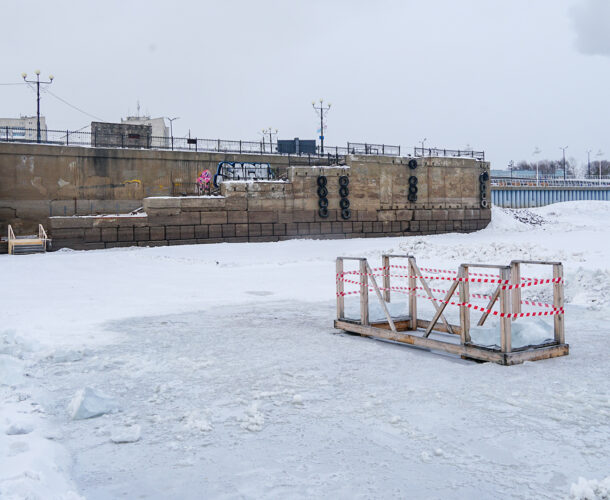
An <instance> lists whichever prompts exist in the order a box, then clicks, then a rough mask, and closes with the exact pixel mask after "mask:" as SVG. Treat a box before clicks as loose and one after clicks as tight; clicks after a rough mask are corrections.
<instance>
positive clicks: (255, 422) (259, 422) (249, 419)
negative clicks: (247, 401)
mask: <svg viewBox="0 0 610 500" xmlns="http://www.w3.org/2000/svg"><path fill="white" fill-rule="evenodd" d="M264 425H265V416H264V415H263V414H262V413H261V412H260V411H259V409H258V403H256V402H254V403H252V404H251V405H250V406H249V407H248V409H247V410H246V412H245V413H244V415H243V417H242V422H241V428H242V429H245V430H247V431H250V432H259V431H261V430H262V429H263V426H264Z"/></svg>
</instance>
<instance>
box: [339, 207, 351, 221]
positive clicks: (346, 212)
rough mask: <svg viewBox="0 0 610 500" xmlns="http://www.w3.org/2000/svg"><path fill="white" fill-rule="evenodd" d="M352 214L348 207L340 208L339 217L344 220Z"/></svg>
mask: <svg viewBox="0 0 610 500" xmlns="http://www.w3.org/2000/svg"><path fill="white" fill-rule="evenodd" d="M351 216H352V211H351V210H350V209H349V208H344V209H343V210H341V217H342V218H343V219H344V220H348V219H349V218H351Z"/></svg>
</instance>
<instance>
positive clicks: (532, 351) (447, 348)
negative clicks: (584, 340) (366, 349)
mask: <svg viewBox="0 0 610 500" xmlns="http://www.w3.org/2000/svg"><path fill="white" fill-rule="evenodd" d="M420 323H421V324H420ZM424 323H425V324H424ZM394 324H395V326H396V329H397V330H398V332H396V333H394V332H393V331H391V330H390V326H389V324H388V323H387V322H377V323H374V324H372V325H361V324H360V323H358V322H356V321H351V320H346V319H338V320H335V328H337V329H339V330H344V331H346V332H348V333H355V334H357V335H361V336H363V337H371V338H379V339H385V340H391V341H394V342H401V343H404V344H410V345H414V346H417V347H422V348H427V349H432V350H435V351H441V352H447V353H450V354H456V355H458V356H462V357H463V358H465V359H472V360H477V361H492V362H494V363H498V364H501V365H516V364H520V363H523V362H524V361H538V360H541V359H548V358H556V357H558V356H567V355H568V353H569V345H568V344H559V343H556V342H551V343H548V344H543V345H539V346H528V347H524V348H519V349H515V350H513V351H512V352H501V351H500V350H499V349H498V350H496V349H490V348H486V347H482V346H478V345H475V344H458V343H453V342H449V341H442V340H437V339H431V338H426V337H423V334H424V331H423V330H411V332H412V333H404V332H405V331H407V330H408V329H409V320H408V318H400V319H397V320H396V321H394ZM428 324H429V322H427V321H422V320H418V321H417V326H418V327H419V328H426V327H427V325H428ZM438 326H439V327H440V325H438ZM439 329H440V328H439ZM455 329H456V330H457V331H459V327H455ZM435 330H436V328H435Z"/></svg>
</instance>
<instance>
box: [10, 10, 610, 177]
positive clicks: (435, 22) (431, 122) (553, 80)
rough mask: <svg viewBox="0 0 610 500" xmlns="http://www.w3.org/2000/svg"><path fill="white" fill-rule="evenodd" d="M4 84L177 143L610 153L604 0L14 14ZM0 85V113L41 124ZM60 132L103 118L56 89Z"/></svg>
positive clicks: (510, 154) (18, 94)
mask: <svg viewBox="0 0 610 500" xmlns="http://www.w3.org/2000/svg"><path fill="white" fill-rule="evenodd" d="M1 18H2V47H3V49H2V51H0V54H1V55H0V60H1V61H2V64H0V83H12V82H19V81H20V78H21V77H20V74H21V73H22V72H23V71H25V72H27V73H29V74H30V75H33V74H34V70H35V69H40V70H41V71H42V75H44V76H47V75H48V74H49V73H52V74H53V75H54V76H55V81H54V83H53V84H52V85H51V87H50V90H51V91H52V92H54V93H55V94H56V95H57V96H59V97H61V98H63V99H65V100H67V101H68V102H70V103H71V104H73V105H75V106H77V107H78V108H81V109H82V110H84V111H86V112H87V113H90V114H91V115H94V116H96V117H99V118H101V119H103V120H105V121H115V122H117V121H120V119H121V117H125V116H126V115H127V114H128V112H129V113H131V114H134V113H135V110H136V102H137V101H138V100H139V101H140V103H141V107H142V111H143V112H146V113H148V114H150V115H151V116H153V117H157V116H172V117H173V116H179V117H180V119H179V120H177V121H175V122H174V133H175V135H177V136H179V135H185V134H187V133H188V131H189V129H190V131H191V134H192V135H193V136H197V137H204V138H223V139H243V140H259V138H260V133H259V132H260V131H261V130H262V129H263V128H266V127H269V126H271V127H273V128H277V129H279V131H280V134H279V135H280V138H293V137H297V136H298V137H301V138H314V137H315V136H317V133H316V130H317V128H319V124H318V122H317V118H316V115H315V112H314V111H313V109H312V107H311V101H312V100H313V99H316V100H317V99H319V98H321V97H323V98H324V99H325V100H328V101H329V102H331V103H332V108H331V110H330V113H329V114H328V129H327V132H326V142H327V144H332V145H344V144H345V142H346V141H348V140H349V141H353V142H364V141H368V142H377V143H386V144H400V145H402V146H403V147H405V148H409V149H410V148H412V146H414V145H415V144H417V143H418V142H419V141H421V140H422V139H423V138H424V137H425V138H427V141H426V146H437V147H446V148H463V147H465V146H466V145H470V146H472V147H474V148H475V149H483V150H485V151H486V153H487V157H488V159H490V160H491V162H492V166H493V168H504V167H505V166H506V164H507V163H508V161H509V160H511V159H512V160H515V161H517V160H520V159H531V158H532V152H533V150H534V149H535V148H536V147H539V148H540V149H541V150H542V155H540V156H541V157H545V158H559V157H560V156H561V151H560V150H559V147H560V146H566V145H567V146H568V150H567V152H566V153H567V155H568V156H571V157H575V158H576V159H577V160H578V161H581V162H586V158H587V153H586V151H587V150H588V149H592V150H593V153H592V159H594V158H596V156H595V154H596V153H597V152H598V151H599V150H600V149H601V150H602V151H603V152H604V153H606V157H608V156H610V133H609V132H610V128H609V120H610V99H609V89H610V0H536V1H532V0H511V1H509V0H504V1H496V0H460V1H457V0H428V1H426V2H423V1H417V0H401V1H390V0H376V1H364V0H309V1H300V0H289V1H279V0H277V1H273V0H257V1H245V0H244V1H230V0H224V1H200V2H195V1H193V2H186V1H173V2H168V1H163V2H159V1H156V0H155V1H152V0H147V1H129V2H128V1H125V0H120V1H114V0H107V1H105V2H87V1H82V0H81V1H72V2H68V1H57V0H54V1H48V0H45V1H32V0H30V1H28V2H8V1H7V2H3V5H2V16H1ZM35 112H36V103H35V95H34V94H33V93H32V91H31V90H30V89H29V88H28V87H27V86H23V85H21V86H19V85H17V86H7V85H2V86H0V116H2V117H17V116H19V115H24V114H30V115H31V114H35ZM42 113H43V114H44V115H45V116H46V117H47V124H48V127H49V128H51V129H78V128H81V127H83V126H85V125H87V124H88V123H89V122H90V121H91V120H92V118H91V117H89V116H87V115H85V114H83V113H80V112H78V111H76V110H74V109H72V108H70V107H68V106H67V105H66V104H64V103H63V102H61V101H59V100H57V99H56V98H54V97H53V96H50V95H48V94H46V95H44V96H43V101H42Z"/></svg>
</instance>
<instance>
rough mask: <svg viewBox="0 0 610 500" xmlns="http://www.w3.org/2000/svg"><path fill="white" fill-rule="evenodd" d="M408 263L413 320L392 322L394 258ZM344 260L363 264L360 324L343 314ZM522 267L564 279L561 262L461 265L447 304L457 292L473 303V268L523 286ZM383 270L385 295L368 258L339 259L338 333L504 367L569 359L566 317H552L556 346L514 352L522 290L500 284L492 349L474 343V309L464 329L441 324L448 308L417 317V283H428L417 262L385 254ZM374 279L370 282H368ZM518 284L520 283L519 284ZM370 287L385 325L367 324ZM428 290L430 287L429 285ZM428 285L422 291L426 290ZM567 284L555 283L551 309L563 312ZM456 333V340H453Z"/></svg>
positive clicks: (464, 318) (463, 310)
mask: <svg viewBox="0 0 610 500" xmlns="http://www.w3.org/2000/svg"><path fill="white" fill-rule="evenodd" d="M392 258H406V259H408V262H409V264H408V269H409V275H408V276H409V278H408V280H409V288H412V289H413V290H410V293H409V299H408V301H409V316H407V317H401V318H392V316H391V315H390V313H389V311H388V308H387V306H386V303H387V302H390V299H391V294H390V289H391V281H390V280H391V276H390V275H391V272H390V266H391V259H392ZM344 260H357V261H359V273H360V282H359V283H360V319H359V320H350V319H347V318H344V315H345V300H344V295H343V293H344V285H343V281H342V280H341V279H340V277H341V276H342V273H343V261H344ZM520 264H547V265H552V266H553V277H554V278H563V266H562V264H561V263H560V262H542V261H512V262H511V263H510V265H509V266H502V265H485V264H462V265H461V266H460V268H459V271H458V276H459V277H460V278H462V279H461V280H456V281H455V282H454V284H453V285H452V286H451V288H450V289H449V290H448V292H447V294H446V295H445V298H444V299H443V300H444V301H445V302H446V301H448V300H449V298H450V297H451V295H452V294H453V293H455V290H456V289H459V293H460V297H461V302H462V303H468V302H469V298H470V295H469V293H470V292H469V286H468V285H469V281H468V276H469V274H468V272H469V268H472V267H482V268H495V269H498V271H499V275H500V276H499V277H500V279H501V280H506V281H507V282H509V283H510V284H518V283H520V281H521V275H520ZM382 265H383V268H384V273H383V293H382V291H381V290H380V288H379V286H378V284H377V281H376V280H375V276H374V273H373V271H372V269H371V267H370V266H369V264H368V261H367V259H366V258H358V257H338V258H337V264H336V270H337V319H336V320H335V322H334V326H335V328H337V329H340V330H343V331H345V332H348V333H352V334H356V335H361V336H364V337H371V338H377V339H383V340H388V341H393V342H400V343H404V344H408V345H412V346H416V347H420V348H425V349H431V350H436V351H441V352H445V353H450V354H454V355H460V356H462V358H464V359H472V360H479V361H491V362H494V363H498V364H501V365H515V364H520V363H523V362H524V361H537V360H541V359H549V358H554V357H558V356H566V355H568V354H569V345H568V344H566V343H565V332H564V315H563V314H557V315H555V317H554V323H555V338H554V341H552V342H548V343H545V344H539V345H531V346H525V347H520V348H512V345H511V323H512V321H513V320H514V317H512V318H511V315H509V313H515V312H520V310H521V308H520V306H521V294H520V293H519V294H516V293H514V291H515V290H519V292H520V288H519V287H517V288H513V289H512V290H509V289H507V288H504V287H503V285H502V284H500V285H499V286H498V287H497V289H496V291H495V292H494V294H493V296H492V298H491V300H490V304H489V306H488V309H490V308H491V307H492V306H493V304H494V303H495V301H496V300H498V299H499V301H500V312H501V313H502V314H506V316H501V317H500V337H501V338H500V344H501V346H500V348H489V347H485V346H481V345H477V344H473V343H472V341H471V338H470V308H469V307H468V306H460V326H456V325H450V324H449V323H448V322H446V323H445V324H437V323H438V320H439V319H441V317H442V312H443V309H444V305H443V306H442V307H437V311H436V314H435V315H434V318H433V319H432V320H431V321H427V320H424V319H420V318H418V317H417V294H416V293H415V286H416V280H417V279H421V281H422V284H424V281H425V280H424V279H423V276H422V274H421V271H420V270H419V268H418V266H417V264H416V262H415V257H413V256H411V255H383V256H382ZM369 277H370V280H369ZM517 280H518V281H517ZM369 283H370V284H371V285H372V287H373V289H374V291H375V294H376V296H377V299H378V300H379V302H380V304H381V307H382V310H383V311H384V314H385V316H386V319H387V321H376V322H373V323H371V322H370V319H369V310H368V308H369V303H368V298H369V297H368V291H369ZM426 285H427V284H426ZM426 285H424V289H426V288H427V287H426ZM563 297H564V294H563V281H560V282H558V283H553V306H554V307H555V308H557V309H559V308H563V305H564V304H563V301H564V298H563ZM517 300H518V302H519V306H518V307H515V301H517ZM486 317H487V316H486V315H484V317H482V318H481V320H480V321H479V324H482V322H484V321H485V318H486ZM431 333H434V334H435V337H438V336H440V337H441V338H430V337H429V336H430V334H431ZM451 334H453V335H451ZM456 334H457V335H459V340H458V341H456V336H457V335H456Z"/></svg>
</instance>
